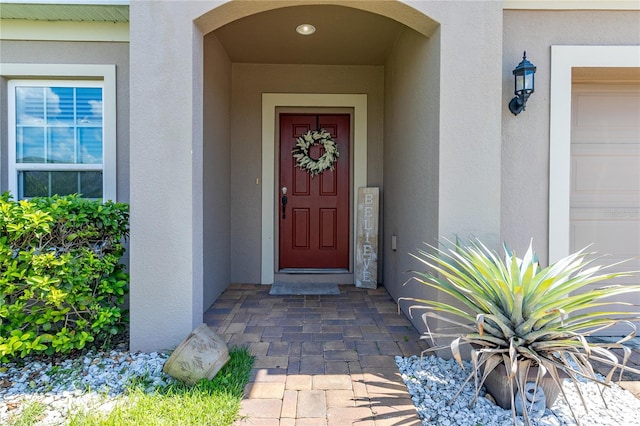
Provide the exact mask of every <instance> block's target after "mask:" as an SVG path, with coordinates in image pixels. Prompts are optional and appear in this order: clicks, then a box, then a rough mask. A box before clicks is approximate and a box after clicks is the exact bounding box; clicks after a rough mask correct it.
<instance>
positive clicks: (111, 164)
mask: <svg viewBox="0 0 640 426" xmlns="http://www.w3.org/2000/svg"><path fill="white" fill-rule="evenodd" d="M2 65H3V66H2V71H3V72H2V74H3V76H4V77H5V78H7V79H8V80H7V95H8V96H7V100H8V105H7V106H8V108H7V112H8V136H9V137H8V146H7V150H8V170H7V171H8V174H9V176H8V183H9V191H10V192H11V193H12V195H13V196H14V198H15V199H23V198H32V197H39V196H51V195H54V194H57V195H67V194H73V193H79V194H82V196H83V197H87V198H96V199H97V198H101V199H104V200H108V199H111V200H116V146H115V144H116V140H115V72H113V71H114V70H115V67H113V66H92V65H84V66H82V65H81V66H75V67H74V66H65V65H58V66H54V67H53V68H57V69H58V71H59V73H58V74H56V73H51V68H49V69H48V72H47V68H46V66H37V65H36V66H34V65H25V68H24V69H22V68H20V67H19V66H18V65H16V64H10V65H9V64H2ZM34 67H35V68H34ZM7 69H15V70H20V71H21V72H20V73H19V74H18V75H16V76H15V77H14V76H12V75H11V74H13V73H7V72H6V71H7ZM71 70H74V71H75V72H72V71H71ZM79 70H80V71H82V70H84V71H86V72H87V73H86V74H76V72H78V71H79ZM7 74H9V75H7ZM12 77H14V78H12ZM27 77H28V78H27ZM37 77H41V78H37Z"/></svg>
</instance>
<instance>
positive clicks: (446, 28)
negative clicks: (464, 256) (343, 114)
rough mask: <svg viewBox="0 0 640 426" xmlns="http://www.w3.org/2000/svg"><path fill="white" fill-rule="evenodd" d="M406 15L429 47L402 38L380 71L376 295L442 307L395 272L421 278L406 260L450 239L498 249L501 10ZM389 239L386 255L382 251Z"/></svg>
mask: <svg viewBox="0 0 640 426" xmlns="http://www.w3.org/2000/svg"><path fill="white" fill-rule="evenodd" d="M411 5H412V6H413V7H415V8H416V9H418V10H422V11H423V12H424V13H425V15H427V16H430V17H431V18H433V19H435V20H436V21H437V22H439V23H440V26H439V28H438V30H437V31H436V32H435V33H434V34H433V35H431V37H430V38H429V40H424V39H420V37H418V36H417V35H415V34H412V33H411V32H405V34H403V36H402V37H401V38H400V39H399V40H398V42H397V43H396V46H395V48H394V52H393V53H392V56H391V57H390V60H389V61H388V62H387V70H386V75H387V78H386V80H385V82H386V85H387V87H386V88H385V89H386V91H385V94H386V95H385V98H386V102H387V105H386V108H385V128H386V129H387V131H386V133H385V191H386V203H385V220H386V227H385V240H384V244H385V253H386V254H387V256H386V258H385V287H386V288H387V289H388V290H389V291H390V293H391V294H392V296H393V297H394V298H397V297H400V296H404V297H412V296H413V297H415V296H419V297H425V298H431V299H438V300H444V295H443V294H438V293H437V292H435V291H433V290H431V289H429V288H427V287H426V286H421V285H419V284H416V283H412V284H408V285H407V286H404V287H402V284H403V283H404V282H405V281H406V280H407V279H408V278H409V277H410V275H409V274H406V273H405V271H407V270H410V269H418V270H421V269H423V267H422V266H421V264H420V263H419V262H417V261H416V260H415V259H412V258H411V257H410V256H409V255H408V253H416V251H417V249H418V248H422V247H424V246H423V245H422V243H423V242H427V243H430V244H434V243H436V241H435V240H436V238H443V237H447V238H452V237H453V236H454V235H459V236H461V237H463V238H467V237H470V236H472V235H475V236H477V237H479V238H481V239H482V240H483V241H485V242H486V243H487V244H489V245H490V246H494V245H496V244H497V241H498V239H499V231H500V144H501V103H500V97H499V95H498V94H499V93H500V91H501V90H500V89H501V80H500V79H501V65H500V64H501V57H502V50H501V38H502V31H501V28H502V8H501V5H500V3H498V2H412V3H411ZM470 64H473V65H472V66H471V65H470ZM395 150H398V151H397V152H393V151H395ZM397 175H400V176H401V178H398V179H397V178H396V177H397ZM393 234H395V235H397V236H398V240H397V242H398V250H397V252H395V253H393V252H390V248H389V247H388V246H389V244H390V239H391V235H393ZM405 308H406V305H405ZM412 321H413V323H414V325H415V326H416V327H417V328H418V329H419V330H423V329H424V325H423V324H422V321H421V320H420V319H417V318H414V319H412ZM434 325H436V324H434Z"/></svg>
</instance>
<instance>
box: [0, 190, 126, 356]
mask: <svg viewBox="0 0 640 426" xmlns="http://www.w3.org/2000/svg"><path fill="white" fill-rule="evenodd" d="M128 223H129V207H128V205H126V204H122V203H113V202H105V203H102V202H100V201H93V200H89V199H84V198H80V197H79V196H77V195H71V196H64V197H58V196H54V197H48V198H33V199H31V200H21V201H13V200H12V199H11V196H10V195H9V194H6V193H5V194H3V195H2V196H0V360H1V361H5V362H6V361H8V360H9V359H10V358H14V357H17V356H20V357H24V356H26V355H27V354H30V353H45V354H48V355H51V354H53V353H58V352H59V353H67V352H70V351H71V350H74V349H82V348H84V347H85V345H87V343H89V342H94V344H105V343H106V342H108V341H109V340H110V339H111V338H112V337H113V336H114V335H116V334H118V333H120V332H121V331H122V330H123V327H124V324H123V322H124V320H125V318H124V313H125V312H124V310H123V307H122V305H123V302H124V296H125V294H126V292H127V291H128V284H129V276H128V274H127V273H126V272H125V270H124V265H122V264H121V263H120V258H121V257H122V255H123V254H124V251H125V249H124V246H123V244H122V243H123V241H124V239H126V238H127V237H128V235H129V225H128Z"/></svg>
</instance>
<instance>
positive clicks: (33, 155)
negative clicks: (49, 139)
mask: <svg viewBox="0 0 640 426" xmlns="http://www.w3.org/2000/svg"><path fill="white" fill-rule="evenodd" d="M44 141H45V139H44V128H43V127H18V128H17V129H16V162H18V163H43V162H44V160H45V155H44Z"/></svg>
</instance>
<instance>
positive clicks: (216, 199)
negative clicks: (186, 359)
mask: <svg viewBox="0 0 640 426" xmlns="http://www.w3.org/2000/svg"><path fill="white" fill-rule="evenodd" d="M203 90H204V96H203V98H204V99H203V109H204V110H203V118H204V120H203V127H204V128H203V141H202V142H203V158H202V161H203V172H202V174H203V181H204V184H203V189H204V194H203V210H204V211H203V218H204V224H203V236H204V238H203V248H204V253H203V259H204V261H203V268H204V271H203V276H204V283H203V308H204V309H207V308H208V307H209V306H211V304H212V303H213V302H214V301H215V299H216V298H217V297H218V296H219V295H220V294H221V293H222V292H223V291H224V290H225V289H226V288H227V285H228V284H229V282H230V271H231V268H230V256H229V254H230V249H229V247H230V245H231V218H230V202H231V199H230V188H231V187H230V169H231V159H230V108H231V61H229V58H228V57H227V54H226V52H225V51H224V48H223V47H222V46H221V45H220V42H219V41H218V39H217V38H216V36H215V35H214V34H209V35H207V36H206V37H205V40H204V85H203Z"/></svg>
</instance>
